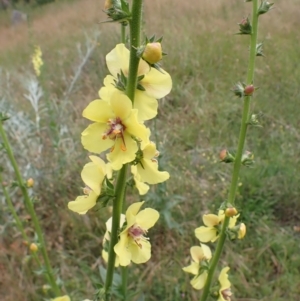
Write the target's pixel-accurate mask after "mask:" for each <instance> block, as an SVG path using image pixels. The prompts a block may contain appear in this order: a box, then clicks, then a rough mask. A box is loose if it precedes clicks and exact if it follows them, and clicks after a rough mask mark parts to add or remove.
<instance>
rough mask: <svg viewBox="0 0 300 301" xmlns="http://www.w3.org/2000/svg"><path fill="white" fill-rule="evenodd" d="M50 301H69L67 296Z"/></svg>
mask: <svg viewBox="0 0 300 301" xmlns="http://www.w3.org/2000/svg"><path fill="white" fill-rule="evenodd" d="M51 301H71V299H70V297H69V296H68V295H65V296H62V297H57V298H54V299H51Z"/></svg>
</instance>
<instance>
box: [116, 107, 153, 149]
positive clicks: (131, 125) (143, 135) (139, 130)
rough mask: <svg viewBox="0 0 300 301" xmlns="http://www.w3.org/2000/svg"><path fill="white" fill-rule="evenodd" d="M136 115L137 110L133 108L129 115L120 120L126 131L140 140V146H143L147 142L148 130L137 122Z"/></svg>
mask: <svg viewBox="0 0 300 301" xmlns="http://www.w3.org/2000/svg"><path fill="white" fill-rule="evenodd" d="M137 115H138V111H137V110H136V109H133V110H132V113H131V114H130V116H129V117H128V118H127V119H126V120H122V122H123V124H124V125H125V127H126V132H127V133H129V134H130V135H131V136H134V137H137V138H139V139H140V140H142V145H141V147H142V148H144V146H145V145H146V144H148V143H149V136H150V130H149V129H148V128H146V126H145V125H143V124H140V123H139V122H138V119H137Z"/></svg>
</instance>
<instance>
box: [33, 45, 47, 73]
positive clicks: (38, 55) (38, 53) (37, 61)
mask: <svg viewBox="0 0 300 301" xmlns="http://www.w3.org/2000/svg"><path fill="white" fill-rule="evenodd" d="M43 64H44V63H43V60H42V50H41V48H40V46H35V49H34V53H33V56H32V65H33V69H34V71H35V74H36V76H40V75H41V67H42V66H43Z"/></svg>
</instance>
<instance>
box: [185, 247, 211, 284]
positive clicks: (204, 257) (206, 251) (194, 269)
mask: <svg viewBox="0 0 300 301" xmlns="http://www.w3.org/2000/svg"><path fill="white" fill-rule="evenodd" d="M191 256H192V259H193V261H192V263H191V264H190V265H189V266H187V267H184V268H183V270H184V271H185V272H187V273H190V274H193V275H195V277H194V278H193V279H192V280H191V285H192V286H193V288H195V289H197V290H201V289H202V288H203V287H204V285H205V282H206V279H207V274H208V272H207V269H201V267H203V263H205V262H206V264H207V262H208V261H209V260H210V259H211V250H210V248H209V247H208V246H207V245H204V244H201V247H199V246H194V247H191Z"/></svg>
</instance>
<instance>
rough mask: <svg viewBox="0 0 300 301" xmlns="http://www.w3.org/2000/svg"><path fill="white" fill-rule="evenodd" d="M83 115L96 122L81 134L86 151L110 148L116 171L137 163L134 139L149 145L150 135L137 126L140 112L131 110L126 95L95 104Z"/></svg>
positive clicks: (136, 148) (112, 163)
mask: <svg viewBox="0 0 300 301" xmlns="http://www.w3.org/2000/svg"><path fill="white" fill-rule="evenodd" d="M82 115H83V116H84V117H86V118H88V119H89V120H92V121H95V123H92V124H91V125H89V126H88V127H87V128H86V129H85V130H84V131H83V132H82V136H81V142H82V145H83V147H84V148H85V149H87V150H88V151H90V152H94V153H101V152H103V151H105V150H107V149H109V148H110V149H111V152H110V153H109V154H108V155H107V159H108V160H109V161H110V163H111V167H112V168H113V169H114V170H119V169H120V168H121V167H122V165H123V164H125V163H128V162H131V161H133V160H134V159H135V153H136V152H137V150H138V146H137V142H136V141H135V140H134V139H132V137H135V138H136V139H138V140H141V145H142V146H144V145H146V144H147V143H149V135H150V131H149V129H147V128H146V127H145V126H144V125H143V124H140V123H139V122H138V120H137V110H136V109H132V103H131V101H130V99H129V98H128V97H127V96H126V95H123V94H121V95H120V94H119V93H118V92H117V93H114V94H112V96H111V99H110V101H109V102H107V101H105V100H102V99H97V100H94V101H92V102H91V103H90V104H89V105H88V106H87V107H86V109H85V110H84V111H83V114H82Z"/></svg>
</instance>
